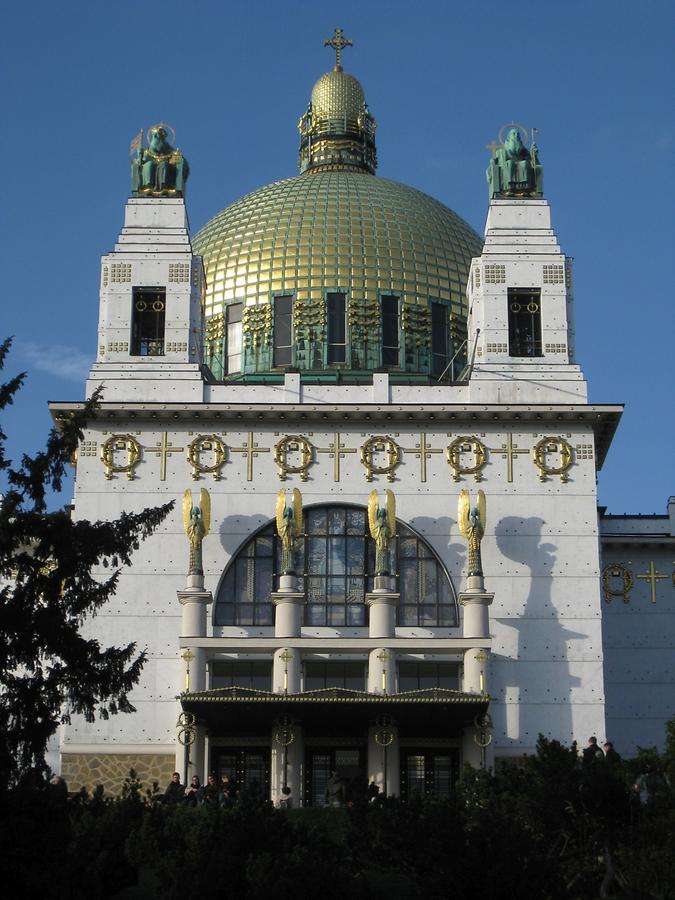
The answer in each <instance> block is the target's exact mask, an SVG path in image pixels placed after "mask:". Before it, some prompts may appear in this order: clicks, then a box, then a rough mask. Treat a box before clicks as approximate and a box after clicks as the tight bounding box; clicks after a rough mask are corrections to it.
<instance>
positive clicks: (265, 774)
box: [211, 747, 270, 800]
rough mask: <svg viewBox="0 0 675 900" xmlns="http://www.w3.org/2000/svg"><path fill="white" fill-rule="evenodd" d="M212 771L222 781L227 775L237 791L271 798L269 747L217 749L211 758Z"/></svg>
mask: <svg viewBox="0 0 675 900" xmlns="http://www.w3.org/2000/svg"><path fill="white" fill-rule="evenodd" d="M211 762H212V771H213V772H215V774H216V778H217V779H218V781H220V778H221V776H222V775H227V776H228V777H229V779H230V781H234V782H235V784H236V785H237V791H239V792H241V791H246V792H247V793H251V794H254V793H255V794H260V796H261V797H262V798H264V799H265V800H267V799H269V796H270V750H269V747H215V748H214V750H213V753H212V756H211Z"/></svg>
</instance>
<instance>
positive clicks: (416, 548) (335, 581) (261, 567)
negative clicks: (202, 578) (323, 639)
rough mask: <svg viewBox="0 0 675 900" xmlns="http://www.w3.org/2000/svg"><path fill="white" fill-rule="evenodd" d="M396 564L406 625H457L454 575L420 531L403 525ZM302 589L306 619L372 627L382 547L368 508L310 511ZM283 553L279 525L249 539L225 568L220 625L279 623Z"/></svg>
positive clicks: (301, 551)
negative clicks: (370, 608)
mask: <svg viewBox="0 0 675 900" xmlns="http://www.w3.org/2000/svg"><path fill="white" fill-rule="evenodd" d="M397 528H398V535H397V537H396V539H395V540H394V541H392V546H391V570H392V571H393V572H396V573H398V577H397V579H396V581H397V586H396V587H397V590H398V591H399V592H400V595H401V598H400V602H399V606H398V611H397V617H398V622H397V624H399V625H406V626H426V627H433V626H439V625H440V626H446V627H448V626H449V627H454V626H456V625H457V623H458V614H457V602H456V597H455V592H454V589H453V586H452V583H451V581H450V578H449V576H448V574H447V572H446V571H445V568H444V567H443V566H442V565H441V563H440V562H439V560H438V558H437V557H436V555H435V553H434V552H433V550H432V549H431V548H430V547H429V546H428V544H427V543H426V542H425V541H424V540H423V539H422V538H420V537H419V536H418V535H417V534H415V532H414V531H412V530H411V529H410V528H408V527H407V526H406V525H403V524H401V523H398V524H397ZM297 559H298V572H300V573H302V574H301V576H300V577H299V578H298V588H299V590H300V591H302V592H303V593H304V594H305V606H304V624H305V625H308V626H312V625H313V626H322V625H324V626H333V627H349V626H351V627H365V626H366V625H367V623H368V618H367V607H366V603H365V597H366V593H367V592H368V591H371V590H372V589H373V573H374V563H375V551H374V545H373V542H372V540H371V539H370V537H369V534H368V525H367V514H366V510H365V509H363V508H362V507H357V506H337V505H335V506H315V507H310V508H308V509H306V510H305V534H304V536H303V537H302V538H300V539H299V540H298V545H297ZM280 561H281V554H280V548H279V547H278V546H277V538H276V533H275V526H274V523H270V524H269V525H267V526H266V527H264V528H263V529H262V530H261V531H259V532H258V533H257V534H256V535H255V536H254V537H252V538H251V539H250V540H248V541H247V542H246V544H244V545H243V547H242V548H241V549H240V550H239V552H238V553H237V554H236V556H235V557H234V559H233V560H232V562H231V563H230V565H229V566H228V568H227V571H226V572H225V576H224V578H223V580H222V582H221V585H220V589H219V591H218V596H217V598H216V604H215V618H214V623H215V624H216V625H273V624H274V607H273V605H272V600H271V593H272V591H273V590H274V589H275V587H276V580H277V579H276V575H277V573H278V572H279V570H280Z"/></svg>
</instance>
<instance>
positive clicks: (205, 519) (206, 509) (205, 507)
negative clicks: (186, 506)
mask: <svg viewBox="0 0 675 900" xmlns="http://www.w3.org/2000/svg"><path fill="white" fill-rule="evenodd" d="M199 507H200V509H201V511H202V525H203V526H204V537H206V535H207V534H208V533H209V529H210V527H211V496H210V494H209V492H208V491H207V490H206V488H202V489H201V491H200V492H199Z"/></svg>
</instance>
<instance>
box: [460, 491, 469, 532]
mask: <svg viewBox="0 0 675 900" xmlns="http://www.w3.org/2000/svg"><path fill="white" fill-rule="evenodd" d="M469 505H470V504H469V492H468V491H467V490H461V491H460V492H459V500H458V501H457V524H458V525H459V533H460V534H461V535H462V536H463V537H466V527H467V523H468V521H469Z"/></svg>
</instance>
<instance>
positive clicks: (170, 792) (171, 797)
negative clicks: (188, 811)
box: [162, 772, 185, 803]
mask: <svg viewBox="0 0 675 900" xmlns="http://www.w3.org/2000/svg"><path fill="white" fill-rule="evenodd" d="M183 797H185V785H184V784H181V783H180V773H178V772H174V773H173V775H172V776H171V781H170V782H169V783H168V785H167V786H166V790H165V791H164V796H163V798H162V799H163V801H164V803H180V801H181V800H182V799H183Z"/></svg>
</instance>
